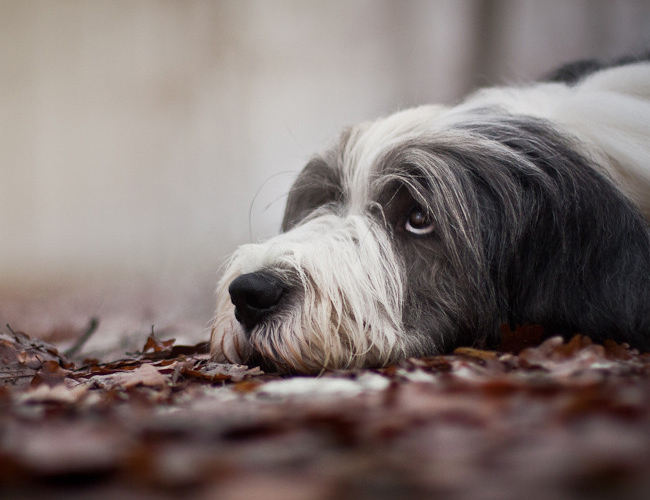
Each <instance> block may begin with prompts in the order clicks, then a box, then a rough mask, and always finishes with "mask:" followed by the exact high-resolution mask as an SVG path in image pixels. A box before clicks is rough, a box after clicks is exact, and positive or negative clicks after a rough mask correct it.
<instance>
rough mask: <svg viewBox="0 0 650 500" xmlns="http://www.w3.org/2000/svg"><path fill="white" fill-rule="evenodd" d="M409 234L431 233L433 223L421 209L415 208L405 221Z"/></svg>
mask: <svg viewBox="0 0 650 500" xmlns="http://www.w3.org/2000/svg"><path fill="white" fill-rule="evenodd" d="M406 230H407V231H408V232H409V233H413V234H418V235H423V234H429V233H430V232H431V231H433V221H432V220H431V218H430V217H429V215H428V214H427V213H426V211H425V210H424V209H423V208H422V207H415V208H414V209H413V210H411V213H409V216H408V217H407V219H406Z"/></svg>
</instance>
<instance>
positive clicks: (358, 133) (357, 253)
mask: <svg viewBox="0 0 650 500" xmlns="http://www.w3.org/2000/svg"><path fill="white" fill-rule="evenodd" d="M444 113H445V110H443V109H442V108H434V107H424V108H417V109H414V110H409V111H406V112H402V113H399V114H397V115H393V116H392V117H389V118H387V119H384V120H380V121H378V122H374V123H371V124H364V125H362V126H359V127H357V128H353V129H350V130H349V131H347V132H346V133H345V134H344V135H343V137H342V139H341V141H340V143H339V144H338V146H337V147H336V148H335V149H334V150H332V151H330V152H329V153H327V154H326V155H324V156H322V157H317V158H315V159H313V160H312V161H311V162H310V163H309V164H308V165H307V166H306V167H305V168H304V170H303V171H302V172H301V174H300V175H299V176H298V178H297V180H296V181H295V183H294V185H293V187H292V189H291V192H290V194H289V197H288V201H287V207H286V211H285V216H284V221H283V225H282V229H283V233H282V234H281V235H279V236H277V237H275V238H272V239H271V240H269V241H267V242H265V243H262V244H253V245H245V246H242V247H241V248H240V249H239V250H238V251H237V252H236V253H235V254H234V255H233V257H232V259H231V260H230V262H229V264H228V267H227V269H226V271H225V275H224V276H223V278H222V280H221V283H220V285H219V290H218V304H217V316H216V320H215V323H214V327H213V334H212V348H213V353H214V354H215V355H216V358H217V359H218V360H222V361H226V360H227V361H231V362H243V363H249V364H251V363H252V364H262V365H264V366H266V367H271V368H274V369H280V370H290V371H301V372H318V371H320V370H322V369H323V368H354V367H361V366H379V365H385V364H387V363H390V362H393V361H395V360H397V359H401V358H404V357H405V356H412V355H423V354H432V353H437V352H442V351H444V350H446V349H448V348H450V347H452V346H454V345H457V344H458V343H459V342H463V341H470V340H471V341H476V340H477V337H480V338H478V340H484V339H485V338H486V337H488V336H489V334H490V333H492V332H494V330H495V325H497V323H498V322H499V320H500V319H501V318H497V317H496V316H495V314H496V311H497V307H496V305H495V301H496V297H495V293H494V291H493V290H492V288H491V279H490V264H489V260H490V258H491V257H492V256H491V255H489V253H490V252H492V253H494V247H495V246H496V245H498V244H500V243H501V244H508V242H505V241H501V240H502V237H503V235H500V234H496V233H495V232H494V231H496V230H498V227H497V226H498V224H499V221H498V220H496V219H499V220H501V219H503V218H504V217H517V216H518V215H517V212H518V211H519V210H520V209H521V207H517V206H515V205H516V202H515V203H508V204H507V206H505V207H500V208H499V210H498V211H497V210H495V204H497V203H499V204H500V203H501V202H500V201H499V200H498V199H496V198H498V196H499V194H498V193H490V192H489V190H488V189H487V188H486V187H485V186H481V185H480V183H481V179H480V177H482V176H485V175H487V176H489V177H491V178H493V180H492V181H490V182H494V179H496V181H497V182H500V183H502V185H501V187H500V188H499V189H500V190H502V191H503V190H506V189H508V188H509V187H510V184H512V179H509V178H507V177H506V176H503V177H504V178H503V179H499V178H498V177H499V175H498V174H497V173H495V172H490V169H491V166H492V164H493V163H494V162H495V161H506V162H508V161H509V162H512V161H513V158H510V157H511V156H513V155H512V153H511V152H510V150H508V149H507V148H505V147H504V146H502V145H500V144H499V145H497V144H496V143H493V142H494V141H491V140H489V139H488V138H486V137H482V136H480V135H477V134H474V133H472V131H471V130H468V129H461V128H458V129H455V128H454V127H453V126H452V127H450V126H449V123H448V122H447V121H445V120H441V119H440V117H441V115H443V114H444ZM436 120H437V121H438V122H441V123H442V122H444V125H439V126H436V125H434V123H435V121H436ZM445 129H446V131H444V130H445ZM495 157H498V158H495ZM481 169H484V170H485V171H484V172H482V173H478V177H476V178H475V174H477V172H480V171H481ZM495 176H496V177H495ZM497 215H498V216H497ZM491 218H492V219H495V220H489V219H491ZM482 227H483V228H485V230H482V229H481V228H482ZM488 233H491V234H488ZM487 240H491V241H487Z"/></svg>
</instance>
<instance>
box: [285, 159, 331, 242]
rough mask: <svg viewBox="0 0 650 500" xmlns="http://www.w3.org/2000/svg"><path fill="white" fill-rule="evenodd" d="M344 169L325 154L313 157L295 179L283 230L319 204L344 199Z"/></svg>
mask: <svg viewBox="0 0 650 500" xmlns="http://www.w3.org/2000/svg"><path fill="white" fill-rule="evenodd" d="M343 198H344V193H343V186H342V179H341V171H340V170H339V169H338V168H335V167H332V166H330V165H329V164H328V163H327V162H326V161H325V160H324V159H323V158H321V157H316V158H313V159H312V160H311V161H310V162H309V163H307V165H306V166H305V168H303V170H302V172H300V174H299V175H298V178H297V179H296V181H295V182H294V183H293V186H292V187H291V191H289V197H288V198H287V206H286V208H285V211H284V218H283V220H282V231H283V232H286V231H288V230H289V229H291V228H293V227H294V226H296V225H298V224H299V223H300V222H301V221H302V220H303V219H304V218H305V217H307V216H308V215H309V214H311V213H312V212H313V211H314V210H316V209H317V208H320V207H322V206H325V205H329V204H340V203H342V202H343Z"/></svg>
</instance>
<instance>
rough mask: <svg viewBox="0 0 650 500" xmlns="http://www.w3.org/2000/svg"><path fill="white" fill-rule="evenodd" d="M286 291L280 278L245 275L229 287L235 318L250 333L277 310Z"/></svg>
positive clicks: (259, 274) (267, 275) (256, 273)
mask: <svg viewBox="0 0 650 500" xmlns="http://www.w3.org/2000/svg"><path fill="white" fill-rule="evenodd" d="M285 291H286V288H285V286H284V284H283V283H282V282H281V281H280V280H279V279H278V278H276V277H275V276H273V275H271V274H268V273H264V272H255V273H248V274H243V275H241V276H239V277H238V278H236V279H234V280H233V281H232V283H230V286H229V287H228V293H229V294H230V300H231V301H232V303H233V304H234V305H235V318H236V319H237V321H239V322H240V323H241V324H242V326H243V327H244V328H245V329H246V330H249V331H250V330H252V329H253V328H254V327H255V326H257V325H258V324H259V323H260V321H262V319H263V318H264V317H266V316H267V315H269V314H271V313H272V312H273V311H275V310H276V309H277V307H278V305H279V304H280V299H281V298H282V296H283V295H284V292H285Z"/></svg>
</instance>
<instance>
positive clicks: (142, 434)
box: [0, 327, 650, 500]
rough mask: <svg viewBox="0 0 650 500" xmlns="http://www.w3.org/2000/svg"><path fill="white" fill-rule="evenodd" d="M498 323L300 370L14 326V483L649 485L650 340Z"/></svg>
mask: <svg viewBox="0 0 650 500" xmlns="http://www.w3.org/2000/svg"><path fill="white" fill-rule="evenodd" d="M502 333H503V342H502V345H501V346H500V348H499V349H498V350H496V351H486V350H481V349H474V348H460V349H457V350H456V351H455V352H454V353H452V354H449V355H441V356H432V357H427V358H417V359H415V358H414V359H408V360H406V361H403V362H401V363H399V364H397V365H394V366H390V367H387V368H382V369H368V370H357V371H335V372H334V371H331V372H326V373H324V374H322V375H321V376H319V377H302V376H293V377H290V376H280V375H278V374H272V373H264V372H262V370H260V369H259V368H258V367H247V366H243V365H230V364H219V363H215V362H213V361H211V360H210V358H209V353H208V345H207V343H206V342H204V343H200V344H197V345H194V346H187V345H177V344H176V343H175V341H174V340H173V339H167V340H161V339H158V338H157V337H156V336H155V335H154V334H153V331H152V334H151V335H150V336H149V338H148V339H147V341H146V343H145V345H144V346H143V348H142V350H141V351H139V352H135V353H131V354H129V355H126V356H125V357H123V358H121V359H118V360H112V361H99V360H78V357H77V356H70V355H66V353H62V352H60V351H59V350H58V349H57V348H56V346H54V345H51V344H48V343H46V342H43V341H40V340H38V339H32V338H30V337H29V336H27V335H26V334H24V333H21V332H15V331H13V330H12V329H10V328H9V329H8V331H7V332H0V360H1V364H0V408H1V411H0V493H2V498H8V499H24V498H61V499H70V498H90V497H92V498H120V499H125V498H155V499H157V498H164V499H166V498H177V497H178V496H179V495H183V497H184V498H199V499H208V498H220V499H226V500H228V499H238V498H271V499H275V498H277V499H282V500H291V499H294V498H295V499H306V500H309V499H329V498H336V499H348V498H349V499H365V498H368V499H370V498H373V499H375V498H409V499H411V498H432V497H435V498H442V499H447V498H449V499H462V500H465V499H469V500H471V499H474V498H476V499H484V498H500V499H508V498H522V497H524V496H525V497H526V498H527V500H535V499H537V498H539V499H548V498H553V499H559V500H562V499H578V498H599V499H600V498H631V499H636V498H638V499H647V498H650V475H648V474H647V471H648V469H649V467H650V354H648V353H639V352H638V351H636V350H634V349H630V348H629V347H628V346H626V345H619V344H616V343H614V342H610V341H607V342H605V343H604V344H603V345H599V344H594V343H593V342H592V341H591V340H590V339H589V338H587V337H584V336H580V335H578V336H575V337H573V339H571V340H570V341H563V340H562V339H560V338H550V339H547V340H544V341H542V336H541V333H543V332H540V329H539V328H537V327H523V328H520V329H517V330H515V331H510V329H509V328H507V327H505V328H504V329H503V330H502ZM78 350H79V349H77V351H78ZM73 354H78V352H73Z"/></svg>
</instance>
